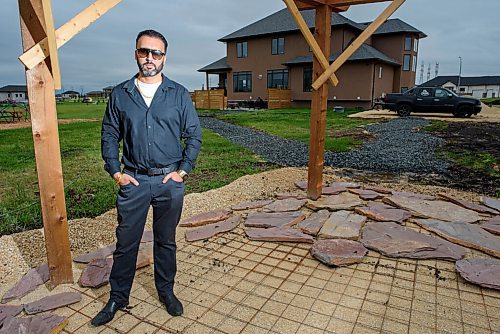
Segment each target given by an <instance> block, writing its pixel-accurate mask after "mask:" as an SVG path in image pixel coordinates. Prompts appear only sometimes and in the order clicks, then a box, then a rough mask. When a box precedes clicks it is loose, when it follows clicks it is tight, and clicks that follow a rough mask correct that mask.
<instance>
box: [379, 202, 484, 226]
mask: <svg viewBox="0 0 500 334" xmlns="http://www.w3.org/2000/svg"><path fill="white" fill-rule="evenodd" d="M382 201H383V202H384V203H386V204H389V205H393V206H396V207H398V208H401V209H404V210H407V211H409V212H411V214H412V215H414V216H417V217H421V218H432V219H438V220H444V221H449V222H465V223H473V222H476V221H478V220H481V218H482V217H481V216H480V215H479V213H477V212H476V211H472V210H469V209H466V208H463V207H461V206H459V205H456V204H453V203H450V202H445V201H440V200H433V201H428V200H423V199H417V198H412V197H405V196H396V195H393V196H391V197H386V198H384V199H383V200H382Z"/></svg>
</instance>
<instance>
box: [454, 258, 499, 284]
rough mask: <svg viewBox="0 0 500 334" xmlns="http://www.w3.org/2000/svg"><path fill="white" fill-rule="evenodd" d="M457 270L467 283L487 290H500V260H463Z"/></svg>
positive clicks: (457, 265) (457, 264) (456, 266)
mask: <svg viewBox="0 0 500 334" xmlns="http://www.w3.org/2000/svg"><path fill="white" fill-rule="evenodd" d="M455 268H456V269H457V271H458V272H459V274H460V276H462V277H463V279H465V280H466V281H469V282H471V283H474V284H477V285H480V286H482V287H485V288H490V289H497V290H500V260H498V259H490V258H472V259H463V260H459V261H457V262H456V263H455Z"/></svg>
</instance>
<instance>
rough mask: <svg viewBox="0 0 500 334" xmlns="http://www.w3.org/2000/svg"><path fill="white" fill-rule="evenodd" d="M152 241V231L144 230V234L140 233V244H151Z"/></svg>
mask: <svg viewBox="0 0 500 334" xmlns="http://www.w3.org/2000/svg"><path fill="white" fill-rule="evenodd" d="M153 240H154V236H153V231H152V230H144V232H143V233H142V238H141V242H142V243H145V242H151V241H153Z"/></svg>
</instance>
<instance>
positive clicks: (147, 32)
mask: <svg viewBox="0 0 500 334" xmlns="http://www.w3.org/2000/svg"><path fill="white" fill-rule="evenodd" d="M142 36H148V37H153V38H158V39H160V40H161V41H162V42H163V44H164V45H165V52H167V47H168V42H167V39H166V38H165V36H163V35H162V34H161V33H159V32H158V31H156V30H152V29H148V30H143V31H141V32H140V33H139V34H138V35H137V38H136V39H135V45H137V43H138V42H139V39H140V38H141V37H142Z"/></svg>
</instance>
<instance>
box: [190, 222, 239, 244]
mask: <svg viewBox="0 0 500 334" xmlns="http://www.w3.org/2000/svg"><path fill="white" fill-rule="evenodd" d="M240 221H241V215H236V216H233V217H231V218H228V219H226V220H223V221H220V222H217V223H213V224H210V225H206V226H202V227H198V228H197V229H193V230H189V231H186V241H190V242H191V241H196V240H203V239H208V238H211V237H213V236H215V235H217V234H220V233H225V232H229V231H231V230H233V229H234V228H236V226H238V225H239V224H240Z"/></svg>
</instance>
